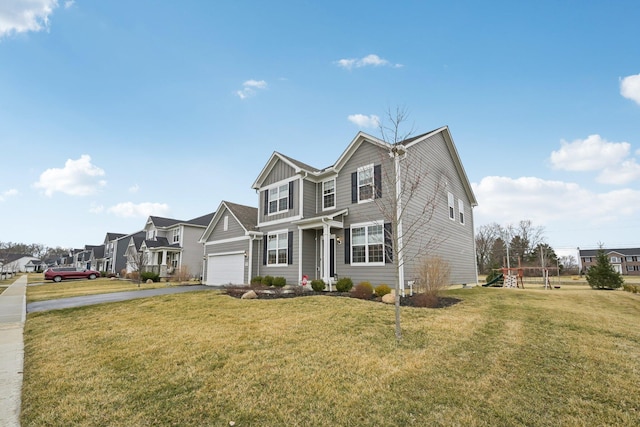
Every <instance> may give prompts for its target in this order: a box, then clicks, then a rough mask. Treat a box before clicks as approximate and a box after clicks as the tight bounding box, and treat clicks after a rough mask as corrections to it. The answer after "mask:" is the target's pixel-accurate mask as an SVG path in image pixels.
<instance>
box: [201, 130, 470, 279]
mask: <svg viewBox="0 0 640 427" xmlns="http://www.w3.org/2000/svg"><path fill="white" fill-rule="evenodd" d="M394 153H399V154H400V155H401V157H399V158H401V160H399V168H398V169H397V170H398V173H399V176H400V180H399V182H398V188H395V182H393V185H390V182H389V180H388V179H385V177H389V176H395V173H396V169H395V166H396V165H397V164H398V163H395V162H394V158H393V155H394ZM411 168H413V169H411ZM416 168H418V169H416ZM421 171H426V173H424V174H423V173H420V172H421ZM416 174H418V175H420V176H421V179H422V181H421V182H420V183H419V185H414V184H417V182H415V181H412V179H411V177H412V176H416ZM411 185H413V187H415V188H413V191H414V192H413V196H412V197H405V198H403V199H402V200H401V202H402V209H404V212H406V216H404V218H405V219H403V221H407V220H406V218H410V217H412V216H413V217H414V218H415V217H420V216H421V215H423V209H424V205H425V203H428V202H427V201H428V200H430V199H433V200H434V206H432V208H434V209H435V210H434V215H433V218H432V219H431V221H430V222H429V224H427V225H426V226H424V227H423V228H422V229H421V230H419V231H418V232H417V233H416V232H414V233H413V234H412V238H411V239H409V236H406V241H405V242H404V251H403V252H404V253H403V259H402V262H401V264H402V267H401V270H400V283H401V287H402V288H403V289H404V286H405V285H406V284H407V283H408V282H410V281H412V280H414V279H415V277H416V274H417V273H416V267H417V262H418V260H419V258H421V257H422V256H424V255H427V254H425V253H424V250H425V247H424V242H426V241H429V240H430V239H432V238H435V239H434V240H437V241H438V245H431V246H432V247H429V248H428V249H429V251H430V253H429V254H430V255H438V256H440V257H441V258H443V259H444V260H445V261H446V262H447V263H448V264H449V266H450V269H451V282H452V283H476V282H477V275H476V268H475V255H474V253H475V250H474V230H473V211H472V208H473V207H474V206H476V205H477V202H476V199H475V196H474V194H473V191H472V189H471V185H470V183H469V181H468V179H467V176H466V173H465V171H464V168H463V166H462V163H461V161H460V158H459V156H458V152H457V150H456V148H455V146H454V143H453V139H452V137H451V134H450V132H449V128H448V127H446V126H445V127H442V128H439V129H436V130H434V131H432V132H429V133H425V134H422V135H419V136H417V137H414V138H411V139H408V140H405V141H402V142H401V143H399V144H397V145H391V144H388V143H386V142H384V141H382V140H380V139H377V138H375V137H373V136H370V135H367V134H365V133H362V132H360V133H358V134H357V135H356V137H355V138H354V139H353V140H352V141H351V143H350V144H349V146H348V147H347V149H346V150H345V151H344V152H343V153H342V155H341V156H340V157H339V158H338V160H337V162H336V163H335V164H334V165H332V166H330V167H327V168H324V169H317V168H315V167H312V166H309V165H307V164H305V163H302V162H300V161H297V160H294V159H292V158H290V157H287V156H285V155H283V154H280V153H278V152H274V153H273V155H272V156H271V158H270V159H269V160H268V162H267V164H266V165H265V166H264V168H263V169H262V171H261V172H260V174H259V175H258V177H257V179H256V180H255V182H254V184H253V186H252V188H253V189H255V190H256V191H257V192H258V194H259V204H258V209H257V210H258V212H257V224H256V229H255V230H250V229H249V228H245V229H244V230H242V229H238V230H237V231H236V232H235V234H234V233H231V235H230V237H226V236H225V235H224V234H223V233H221V232H219V228H220V222H221V220H222V221H224V220H223V218H224V216H225V215H224V214H220V215H219V216H217V218H216V222H215V223H212V224H210V226H209V228H208V229H207V231H208V234H207V233H205V234H204V235H203V239H202V241H203V242H204V243H205V245H206V247H207V249H205V251H208V252H206V255H207V256H209V255H214V253H215V254H218V255H219V254H224V253H225V252H237V251H243V250H247V255H248V257H249V256H251V257H254V256H255V258H256V259H257V260H258V262H257V265H256V266H254V265H253V258H252V260H251V261H249V260H247V262H246V263H247V264H248V265H246V267H247V271H245V274H244V276H243V279H244V283H246V282H248V279H250V278H249V277H248V276H247V275H248V274H249V271H248V270H250V272H251V275H254V276H256V275H260V276H266V275H270V276H282V277H284V278H285V279H286V280H287V283H289V284H294V283H300V280H301V278H302V277H303V276H307V277H308V278H309V279H315V278H320V279H323V280H324V281H325V282H326V283H334V282H335V281H336V280H337V279H338V278H339V277H350V278H351V279H352V280H353V282H354V283H358V282H361V281H369V282H371V283H372V284H374V285H377V284H380V283H386V284H389V285H393V283H395V277H396V272H395V270H394V267H393V259H392V256H393V251H392V250H389V249H390V248H391V245H392V240H391V239H390V237H391V235H392V234H393V231H392V229H391V222H390V221H389V216H388V212H387V213H385V212H384V209H385V208H386V209H388V208H389V206H390V204H389V201H390V200H392V198H393V197H394V194H395V192H396V191H398V190H400V191H398V194H406V193H408V191H406V190H408V189H409V186H411ZM225 207H226V208H227V209H228V208H229V204H228V203H225ZM229 210H230V211H231V210H232V209H229ZM415 223H417V222H414V224H415ZM402 225H403V224H402V222H401V223H400V226H399V227H398V228H399V230H400V229H401V227H402ZM404 225H405V228H404V229H405V230H406V229H407V228H409V226H410V225H411V224H408V222H407V223H405V224H404ZM243 233H244V236H245V240H246V241H245V242H244V245H246V249H243V248H242V246H240V247H235V248H232V246H231V245H230V243H237V242H234V241H233V240H231V241H229V239H238V238H239V237H241V235H242V234H243ZM260 234H262V242H261V243H259V245H260V246H261V248H260V250H259V253H258V254H256V255H254V253H253V251H252V249H255V246H256V244H255V242H254V240H255V239H258V238H259V237H260ZM247 237H249V239H247ZM249 244H251V245H253V246H251V247H250V246H249ZM213 248H215V249H213ZM210 259H211V257H210ZM208 266H209V267H211V268H212V269H215V268H218V267H219V268H221V269H222V268H224V266H222V265H221V263H215V262H211V263H209V264H208ZM218 274H219V272H218V271H215V270H214V271H208V273H207V277H208V278H212V279H211V281H213V282H216V279H214V278H215V277H216V276H217V275H218ZM237 277H238V279H236V280H239V276H237ZM208 281H209V280H208ZM217 281H218V282H220V280H217Z"/></svg>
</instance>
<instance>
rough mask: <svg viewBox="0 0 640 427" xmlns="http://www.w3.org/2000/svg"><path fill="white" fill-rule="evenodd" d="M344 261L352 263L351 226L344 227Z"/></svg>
mask: <svg viewBox="0 0 640 427" xmlns="http://www.w3.org/2000/svg"><path fill="white" fill-rule="evenodd" d="M344 263H345V264H351V228H345V229H344Z"/></svg>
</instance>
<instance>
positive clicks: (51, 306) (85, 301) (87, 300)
mask: <svg viewBox="0 0 640 427" xmlns="http://www.w3.org/2000/svg"><path fill="white" fill-rule="evenodd" d="M214 289H218V288H215V287H212V286H204V285H196V286H178V287H172V288H158V289H143V290H139V291H130V292H114V293H110V294H98V295H86V296H81V297H72V298H60V299H53V300H47V301H38V302H32V303H29V304H27V313H35V312H37V311H48V310H60V309H63V308H72V307H83V306H85V305H94V304H103V303H106V302H117V301H127V300H131V299H136V298H146V297H153V296H157V295H168V294H180V293H183V292H193V291H210V290H214Z"/></svg>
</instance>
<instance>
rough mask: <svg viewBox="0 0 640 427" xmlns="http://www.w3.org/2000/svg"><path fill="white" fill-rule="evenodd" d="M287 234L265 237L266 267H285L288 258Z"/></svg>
mask: <svg viewBox="0 0 640 427" xmlns="http://www.w3.org/2000/svg"><path fill="white" fill-rule="evenodd" d="M288 246H289V245H288V232H286V231H285V232H281V233H274V234H269V235H268V236H267V265H286V264H287V260H288V258H289V253H288V251H289V248H288Z"/></svg>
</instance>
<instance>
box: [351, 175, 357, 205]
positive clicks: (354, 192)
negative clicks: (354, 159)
mask: <svg viewBox="0 0 640 427" xmlns="http://www.w3.org/2000/svg"><path fill="white" fill-rule="evenodd" d="M351 203H358V172H354V173H352V174H351Z"/></svg>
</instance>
